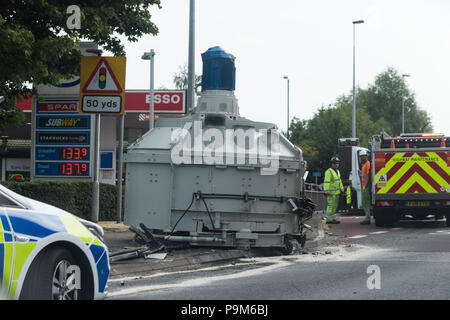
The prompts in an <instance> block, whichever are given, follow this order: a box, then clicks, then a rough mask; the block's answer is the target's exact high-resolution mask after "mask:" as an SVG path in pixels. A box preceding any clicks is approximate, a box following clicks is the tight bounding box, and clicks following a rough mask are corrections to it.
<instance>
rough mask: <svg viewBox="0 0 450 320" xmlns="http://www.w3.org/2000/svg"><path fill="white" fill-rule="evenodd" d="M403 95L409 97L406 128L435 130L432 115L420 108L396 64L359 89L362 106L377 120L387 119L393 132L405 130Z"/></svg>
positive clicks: (387, 130) (388, 128) (415, 130)
mask: <svg viewBox="0 0 450 320" xmlns="http://www.w3.org/2000/svg"><path fill="white" fill-rule="evenodd" d="M402 96H404V97H405V132H410V133H416V132H425V131H431V130H432V126H431V119H430V116H429V115H428V114H427V113H426V112H425V111H424V110H421V109H419V108H418V106H417V103H416V100H415V96H414V93H413V92H411V91H410V90H409V89H408V87H407V86H406V84H405V81H404V79H403V77H402V76H401V75H400V74H399V73H398V72H397V71H396V70H395V69H393V68H388V69H387V70H386V71H385V72H383V73H380V74H379V75H377V77H376V79H375V82H374V83H373V84H371V85H369V87H368V88H367V90H361V91H360V92H359V93H358V100H359V101H358V103H359V106H362V107H364V108H366V110H367V112H368V113H369V115H370V118H371V119H372V120H373V121H378V120H380V119H384V120H385V123H386V128H385V130H386V132H388V133H389V134H390V135H392V136H397V135H400V133H401V131H402Z"/></svg>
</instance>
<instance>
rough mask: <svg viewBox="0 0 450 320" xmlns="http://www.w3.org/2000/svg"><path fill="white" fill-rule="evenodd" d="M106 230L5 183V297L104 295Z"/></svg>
mask: <svg viewBox="0 0 450 320" xmlns="http://www.w3.org/2000/svg"><path fill="white" fill-rule="evenodd" d="M109 270H110V266H109V259H108V250H107V247H106V245H105V244H104V243H103V229H102V228H101V227H100V226H98V225H97V224H95V223H92V222H89V221H86V220H83V219H80V218H78V217H76V216H74V215H72V214H70V213H68V212H66V211H64V210H61V209H58V208H56V207H53V206H50V205H47V204H45V203H42V202H39V201H36V200H32V199H29V198H26V197H24V196H21V195H19V194H17V193H15V192H13V191H11V190H9V189H7V188H5V187H4V186H1V185H0V299H39V300H41V299H50V300H51V299H53V300H73V299H99V298H104V297H105V295H106V293H105V288H106V282H107V280H108V276H109Z"/></svg>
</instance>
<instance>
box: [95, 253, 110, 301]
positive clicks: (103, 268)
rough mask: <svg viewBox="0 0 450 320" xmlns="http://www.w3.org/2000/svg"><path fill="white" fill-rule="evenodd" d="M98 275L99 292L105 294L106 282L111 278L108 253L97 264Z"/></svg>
mask: <svg viewBox="0 0 450 320" xmlns="http://www.w3.org/2000/svg"><path fill="white" fill-rule="evenodd" d="M97 275H98V291H100V292H104V291H105V287H106V282H107V281H108V276H109V269H108V259H107V254H106V252H105V254H104V255H103V256H102V257H101V259H100V261H99V262H98V263H97Z"/></svg>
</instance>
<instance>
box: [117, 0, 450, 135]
mask: <svg viewBox="0 0 450 320" xmlns="http://www.w3.org/2000/svg"><path fill="white" fill-rule="evenodd" d="M161 3H162V9H160V10H159V9H157V8H152V9H151V13H152V15H153V21H154V22H155V23H156V25H157V26H158V28H159V34H158V35H157V36H156V37H154V36H145V37H143V38H141V39H140V40H139V41H138V42H137V43H129V42H126V41H124V43H125V50H126V54H127V78H126V87H127V89H147V88H149V82H150V81H149V71H148V70H149V62H148V61H144V60H141V59H140V57H141V55H142V53H143V52H144V51H149V50H150V49H154V50H155V52H156V56H155V88H159V87H162V86H164V87H166V88H169V89H170V88H174V85H173V81H172V80H173V74H174V73H175V72H177V71H178V68H179V66H182V65H183V64H184V63H186V62H187V60H188V31H189V0H170V1H169V0H161ZM360 19H362V20H365V23H364V24H360V25H357V26H356V84H357V86H360V87H362V88H366V87H367V85H368V84H369V83H373V81H374V79H375V76H376V75H377V74H378V73H380V72H383V71H385V70H386V68H387V67H388V66H392V67H394V68H395V69H397V70H398V71H399V72H400V73H407V74H410V75H411V77H410V78H407V79H406V81H407V85H408V87H409V88H410V89H411V90H412V91H413V92H415V94H416V100H417V102H418V104H419V106H420V107H421V108H422V109H424V110H426V111H427V112H428V113H429V114H430V115H431V117H432V123H433V127H434V131H435V132H443V133H446V134H447V135H450V124H449V123H448V121H449V120H448V119H450V108H449V97H448V96H449V94H450V1H448V0H428V1H425V0H423V1H422V0H390V1H387V0H374V1H370V0H354V1H353V0H351V1H350V0H340V1H336V0H315V1H298V0H279V1H268V0H227V1H224V0H196V47H195V55H196V59H195V64H196V65H195V69H196V73H197V74H201V72H202V62H201V56H200V55H201V53H203V52H205V51H206V50H207V49H208V48H210V47H213V46H217V45H218V46H221V47H222V48H224V49H225V50H226V51H227V52H229V53H231V54H233V55H234V56H236V91H235V94H236V96H237V98H238V100H239V107H240V114H241V115H242V116H244V117H247V118H249V119H251V120H255V121H264V122H272V123H276V124H277V125H278V127H279V128H281V129H282V130H286V122H287V120H286V118H287V112H286V104H287V103H286V102H287V92H286V86H287V84H286V80H284V79H283V75H287V76H289V79H290V116H291V117H293V116H296V117H298V118H301V119H310V118H311V117H312V116H313V115H314V112H316V110H317V109H318V108H319V107H320V106H321V105H324V106H328V105H329V104H333V103H334V101H335V99H336V98H337V97H338V96H340V95H341V94H349V93H350V92H351V89H352V61H353V60H352V59H353V55H352V43H353V33H352V28H353V27H352V21H354V20H360ZM398 107H399V108H401V105H399V106H398Z"/></svg>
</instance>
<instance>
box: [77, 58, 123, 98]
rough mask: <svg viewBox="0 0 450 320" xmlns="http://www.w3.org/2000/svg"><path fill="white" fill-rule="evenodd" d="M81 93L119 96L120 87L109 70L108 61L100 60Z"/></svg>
mask: <svg viewBox="0 0 450 320" xmlns="http://www.w3.org/2000/svg"><path fill="white" fill-rule="evenodd" d="M82 92H83V93H108V94H111V93H113V94H114V93H115V94H121V93H122V87H121V86H120V84H119V81H117V79H116V76H115V75H114V73H113V72H112V70H111V67H110V66H109V63H108V61H107V60H106V59H105V58H101V59H100V60H99V61H98V63H97V66H96V67H95V69H94V71H93V72H92V73H91V75H90V76H89V79H88V80H87V81H86V83H85V85H84V87H83V90H82Z"/></svg>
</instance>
